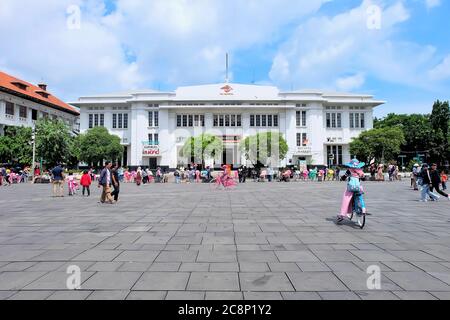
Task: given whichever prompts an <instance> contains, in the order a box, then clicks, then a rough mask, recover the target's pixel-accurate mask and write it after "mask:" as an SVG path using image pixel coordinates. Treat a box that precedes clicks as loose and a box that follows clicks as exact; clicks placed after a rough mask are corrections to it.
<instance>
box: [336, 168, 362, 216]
mask: <svg viewBox="0 0 450 320" xmlns="http://www.w3.org/2000/svg"><path fill="white" fill-rule="evenodd" d="M364 165H365V163H364V162H359V161H358V160H357V159H353V160H352V161H350V162H349V163H347V164H345V166H346V167H348V171H347V185H346V189H345V192H344V195H343V197H342V204H341V213H340V214H339V215H338V222H341V221H342V220H344V218H348V217H349V215H350V214H351V213H352V211H353V208H352V199H353V196H354V193H355V192H357V193H358V195H357V196H359V197H360V198H359V200H360V204H361V208H362V212H363V213H366V205H365V202H364V197H363V194H364V189H363V187H362V186H361V185H360V184H359V181H360V179H361V178H363V177H364V172H363V171H362V169H361V168H363V167H364ZM350 185H356V186H358V185H359V190H358V191H350V190H349V189H351V187H349V186H350Z"/></svg>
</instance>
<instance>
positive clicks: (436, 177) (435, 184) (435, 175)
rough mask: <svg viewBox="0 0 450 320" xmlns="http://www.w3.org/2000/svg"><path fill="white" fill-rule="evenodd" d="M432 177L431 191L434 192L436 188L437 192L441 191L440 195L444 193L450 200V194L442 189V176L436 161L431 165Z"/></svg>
mask: <svg viewBox="0 0 450 320" xmlns="http://www.w3.org/2000/svg"><path fill="white" fill-rule="evenodd" d="M430 177H431V187H430V190H431V192H433V191H434V189H436V192H437V193H439V194H440V195H442V196H444V197H446V198H447V199H448V200H450V198H449V196H448V194H446V193H445V192H444V191H442V190H441V189H440V185H441V176H440V174H439V171H438V170H437V164H436V163H433V164H432V165H431V171H430Z"/></svg>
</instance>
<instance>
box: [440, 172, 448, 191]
mask: <svg viewBox="0 0 450 320" xmlns="http://www.w3.org/2000/svg"><path fill="white" fill-rule="evenodd" d="M447 180H448V176H447V173H446V172H445V171H444V170H442V172H441V183H442V190H447Z"/></svg>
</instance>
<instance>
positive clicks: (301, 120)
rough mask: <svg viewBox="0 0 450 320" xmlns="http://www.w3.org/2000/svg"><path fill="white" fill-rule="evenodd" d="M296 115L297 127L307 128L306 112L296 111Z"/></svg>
mask: <svg viewBox="0 0 450 320" xmlns="http://www.w3.org/2000/svg"><path fill="white" fill-rule="evenodd" d="M295 113H296V114H295V122H296V125H297V127H306V111H296V112H295Z"/></svg>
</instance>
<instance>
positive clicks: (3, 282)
mask: <svg viewBox="0 0 450 320" xmlns="http://www.w3.org/2000/svg"><path fill="white" fill-rule="evenodd" d="M44 274H45V272H31V271H30V272H3V273H1V274H0V290H20V289H22V288H24V287H25V286H26V285H28V284H29V283H31V282H33V281H34V280H36V279H38V278H40V277H42V276H43V275H44Z"/></svg>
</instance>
